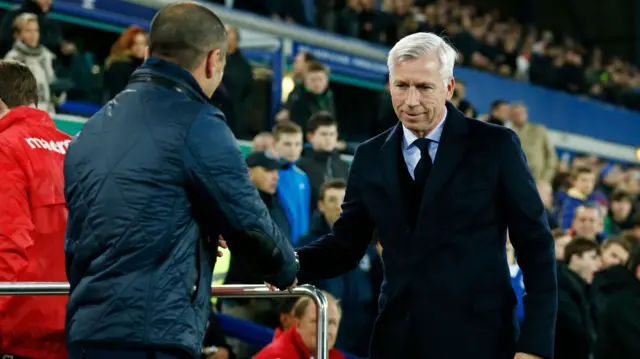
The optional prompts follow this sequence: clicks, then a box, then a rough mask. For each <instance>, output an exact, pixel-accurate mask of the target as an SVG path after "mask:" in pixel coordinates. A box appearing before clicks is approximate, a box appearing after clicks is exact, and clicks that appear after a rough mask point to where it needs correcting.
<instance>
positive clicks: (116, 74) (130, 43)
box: [104, 25, 148, 102]
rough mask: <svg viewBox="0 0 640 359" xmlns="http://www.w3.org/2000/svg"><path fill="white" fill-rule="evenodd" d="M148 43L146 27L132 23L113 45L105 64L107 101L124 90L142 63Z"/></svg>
mask: <svg viewBox="0 0 640 359" xmlns="http://www.w3.org/2000/svg"><path fill="white" fill-rule="evenodd" d="M147 43H148V39H147V32H146V31H145V29H143V28H141V27H140V26H136V25H132V26H129V28H127V30H125V32H123V33H122V35H120V37H119V38H118V40H117V41H116V42H115V43H114V44H113V45H112V46H111V52H110V53H109V57H107V60H106V61H105V64H104V87H105V89H104V90H105V97H106V98H105V100H106V101H110V100H111V99H113V98H114V97H116V95H117V94H119V93H120V92H121V91H122V90H124V88H125V87H126V86H127V84H128V83H129V78H130V77H131V74H133V71H135V70H136V69H137V68H138V66H140V65H142V63H143V62H144V55H145V54H144V52H145V49H146V47H147ZM106 101H105V102H106Z"/></svg>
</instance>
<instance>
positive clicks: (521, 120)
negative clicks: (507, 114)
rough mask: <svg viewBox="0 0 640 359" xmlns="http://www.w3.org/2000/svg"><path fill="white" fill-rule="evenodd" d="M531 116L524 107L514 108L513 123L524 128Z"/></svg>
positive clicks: (512, 111)
mask: <svg viewBox="0 0 640 359" xmlns="http://www.w3.org/2000/svg"><path fill="white" fill-rule="evenodd" d="M528 119H529V114H528V113H527V109H526V108H524V107H523V106H513V108H512V109H511V122H513V124H514V125H516V126H522V125H524V124H525V123H527V120H528Z"/></svg>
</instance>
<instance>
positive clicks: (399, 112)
mask: <svg viewBox="0 0 640 359" xmlns="http://www.w3.org/2000/svg"><path fill="white" fill-rule="evenodd" d="M439 70H440V60H439V59H438V57H437V56H436V55H435V54H428V55H425V56H423V57H421V58H419V59H417V60H411V61H406V62H402V63H400V64H397V65H394V66H393V67H392V68H391V71H390V73H389V85H390V90H391V101H392V103H393V108H394V110H395V112H396V116H398V118H399V119H400V121H402V124H403V125H404V126H405V127H406V128H408V129H409V130H411V131H413V132H416V133H418V134H420V136H424V134H425V133H427V132H429V131H430V130H431V129H433V128H434V127H435V126H437V125H438V123H440V121H441V120H442V118H443V117H444V111H445V103H446V101H447V100H450V99H451V97H452V96H453V89H454V86H455V81H454V80H453V78H451V79H450V80H449V81H448V82H447V86H445V85H444V83H443V78H442V76H440V72H439Z"/></svg>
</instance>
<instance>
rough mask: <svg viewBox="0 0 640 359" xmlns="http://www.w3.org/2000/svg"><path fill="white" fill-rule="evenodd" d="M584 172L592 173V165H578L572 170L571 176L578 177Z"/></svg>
mask: <svg viewBox="0 0 640 359" xmlns="http://www.w3.org/2000/svg"><path fill="white" fill-rule="evenodd" d="M584 173H589V174H591V173H593V169H592V168H591V167H587V166H578V167H576V168H575V169H574V170H573V171H572V172H571V178H572V179H576V178H578V177H579V176H580V175H581V174H584Z"/></svg>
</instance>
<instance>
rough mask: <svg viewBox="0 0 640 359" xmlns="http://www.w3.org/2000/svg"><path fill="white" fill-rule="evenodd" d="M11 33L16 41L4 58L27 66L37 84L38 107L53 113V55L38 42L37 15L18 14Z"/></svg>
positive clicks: (54, 76)
mask: <svg viewBox="0 0 640 359" xmlns="http://www.w3.org/2000/svg"><path fill="white" fill-rule="evenodd" d="M13 34H14V37H15V38H16V41H15V42H14V43H13V47H12V48H11V51H9V52H8V53H7V55H6V56H5V59H7V60H16V61H18V62H22V63H23V64H25V65H27V67H29V70H31V73H33V76H35V78H36V82H37V84H38V101H37V106H38V108H39V109H41V110H43V111H47V112H49V113H55V102H56V101H55V100H54V97H53V95H52V94H51V88H50V86H51V84H53V83H54V82H55V81H56V74H55V73H54V71H53V59H54V57H55V55H54V54H53V53H52V52H51V51H49V50H48V49H47V48H46V47H45V46H43V45H41V44H40V29H39V27H38V17H37V16H36V15H34V14H31V13H23V14H20V15H18V16H17V17H16V18H15V20H14V21H13Z"/></svg>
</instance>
